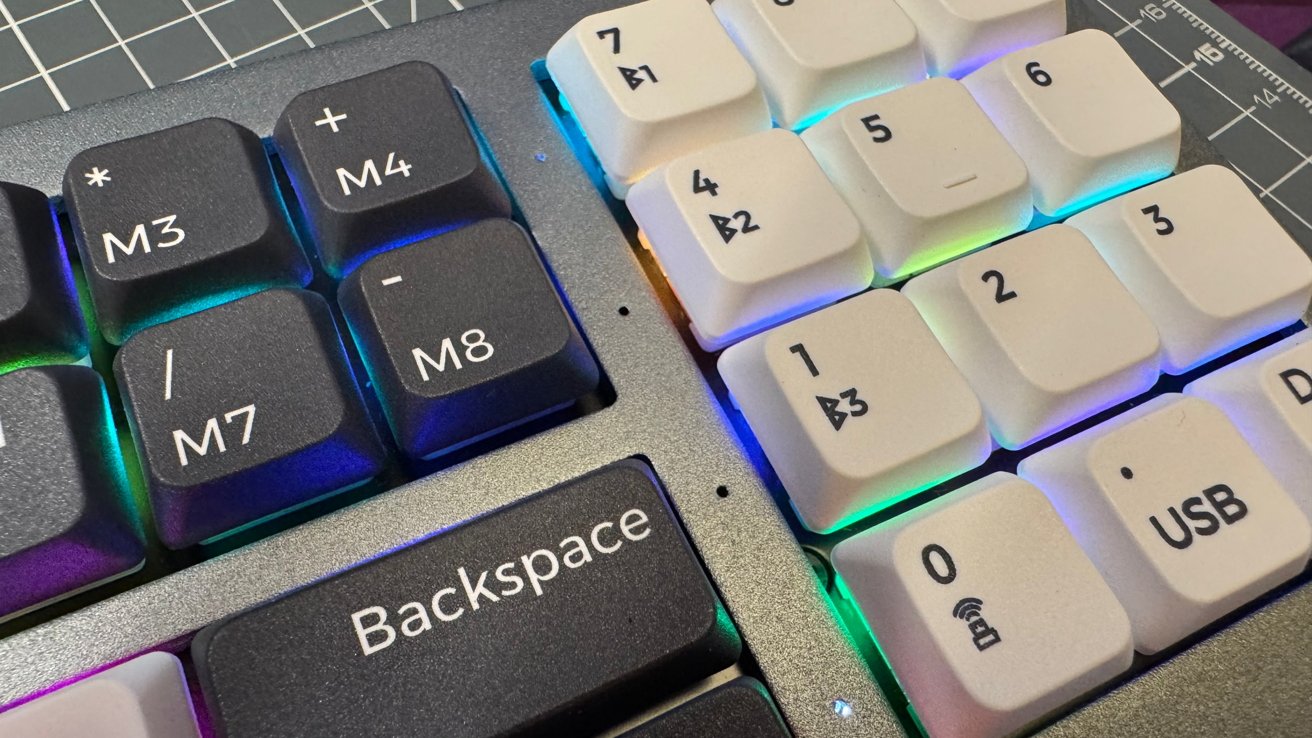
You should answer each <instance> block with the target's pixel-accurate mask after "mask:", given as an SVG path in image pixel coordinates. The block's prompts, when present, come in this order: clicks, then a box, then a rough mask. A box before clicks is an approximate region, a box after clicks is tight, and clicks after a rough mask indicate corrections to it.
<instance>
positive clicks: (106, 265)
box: [64, 118, 310, 344]
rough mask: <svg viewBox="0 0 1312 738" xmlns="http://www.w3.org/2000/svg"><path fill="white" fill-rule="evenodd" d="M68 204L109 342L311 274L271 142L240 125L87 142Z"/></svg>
mask: <svg viewBox="0 0 1312 738" xmlns="http://www.w3.org/2000/svg"><path fill="white" fill-rule="evenodd" d="M64 201H65V203H67V205H68V214H69V217H70V218H71V220H72V222H73V231H74V234H75V235H76V237H77V245H78V249H79V250H80V251H81V254H82V264H83V266H84V267H85V269H86V274H87V283H88V285H89V286H90V288H91V300H92V302H93V303H95V307H96V316H97V318H99V325H100V330H101V332H102V333H103V334H104V336H105V338H106V340H108V341H109V342H110V343H114V344H121V343H122V342H123V341H124V340H126V339H127V338H128V336H130V335H131V334H132V333H134V332H136V331H138V330H140V329H142V328H144V327H146V326H149V325H154V324H156V323H160V322H163V321H164V320H168V319H172V318H176V317H178V316H180V315H184V314H186V313H189V312H193V311H194V310H198V309H202V308H204V307H206V306H208V305H212V304H214V303H217V302H224V301H227V300H231V299H234V298H236V297H240V296H242V295H246V294H250V293H252V292H255V291H256V290H259V289H263V288H265V287H268V286H271V285H285V286H304V285H305V284H307V283H308V282H309V281H310V266H309V263H308V262H307V261H306V259H305V254H304V253H302V251H301V248H300V246H299V245H297V243H296V239H295V238H294V237H293V236H292V233H291V227H290V225H289V224H288V222H287V219H286V218H285V217H284V215H283V209H282V205H281V203H280V200H279V196H278V194H277V193H276V192H275V190H274V182H273V171H272V170H271V169H270V167H269V162H268V160H267V159H266V158H265V156H264V147H263V146H262V145H261V143H260V139H259V138H258V137H257V136H256V135H255V134H254V133H252V132H251V131H249V130H247V129H245V128H242V127H241V126H239V125H237V124H236V123H231V122H229V121H226V120H220V119H218V118H210V119H206V120H200V121H196V122H194V123H188V124H185V125H181V126H177V127H174V128H169V129H166V130H163V131H158V132H156V133H150V134H146V135H144V136H138V137H136V138H130V139H126V140H123V141H117V142H115V143H110V144H105V145H103V146H97V147H96V148H93V149H88V150H86V151H84V152H82V153H81V154H78V155H77V156H75V157H74V158H73V161H72V163H71V164H69V166H68V171H67V173H66V174H65V175H64Z"/></svg>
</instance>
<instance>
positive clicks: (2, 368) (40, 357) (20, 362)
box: [0, 354, 91, 374]
mask: <svg viewBox="0 0 1312 738" xmlns="http://www.w3.org/2000/svg"><path fill="white" fill-rule="evenodd" d="M51 364H82V365H84V366H90V365H91V360H90V358H89V357H86V356H84V357H82V358H81V359H75V358H73V357H71V356H68V355H66V354H34V355H32V356H24V357H22V358H21V359H14V360H13V361H7V362H3V363H0V374H6V373H8V372H13V371H17V370H19V369H27V368H29V367H34V366H50V365H51Z"/></svg>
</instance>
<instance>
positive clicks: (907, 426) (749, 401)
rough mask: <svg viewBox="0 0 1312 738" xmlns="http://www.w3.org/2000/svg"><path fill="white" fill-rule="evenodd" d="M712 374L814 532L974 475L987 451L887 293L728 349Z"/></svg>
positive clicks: (957, 384) (983, 437)
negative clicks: (942, 483)
mask: <svg viewBox="0 0 1312 738" xmlns="http://www.w3.org/2000/svg"><path fill="white" fill-rule="evenodd" d="M719 370H720V376H722V377H723V378H724V382H725V384H726V385H727V386H728V387H729V391H730V393H732V395H733V398H734V402H735V403H736V404H737V405H738V407H739V408H740V409H741V410H742V413H743V415H744V416H745V417H746V418H747V423H748V424H749V425H750V426H751V427H752V431H753V432H754V433H755V434H756V438H757V440H758V441H760V443H761V447H762V448H763V449H765V454H766V456H767V457H769V459H770V463H771V464H772V465H773V466H774V469H775V471H776V472H777V473H778V474H779V479H780V481H782V482H783V485H784V488H785V489H786V490H788V497H789V499H790V500H791V501H792V503H793V507H794V508H795V509H796V510H797V513H798V516H799V517H800V518H801V519H802V522H803V523H804V524H805V525H806V527H808V528H810V529H811V530H814V531H817V532H821V533H827V532H829V531H832V530H836V529H838V528H841V527H843V526H844V525H847V524H848V523H850V522H852V521H854V520H856V519H858V518H861V517H864V516H865V515H868V514H870V513H871V512H873V511H875V510H876V509H879V508H881V507H885V506H887V505H890V504H892V503H893V502H896V501H897V500H899V499H902V498H904V497H906V496H908V495H910V494H912V493H914V492H917V491H919V490H921V489H923V488H925V487H928V486H930V485H932V484H934V483H937V482H939V481H942V480H943V479H946V478H948V477H951V476H955V475H956V474H959V473H961V472H963V471H966V470H968V469H972V468H974V467H976V466H979V465H980V464H982V463H983V462H984V460H985V459H987V458H988V456H989V453H990V452H991V451H992V450H993V447H992V443H991V441H990V440H989V436H988V431H987V430H986V429H985V426H984V414H983V411H982V410H981V409H980V406H979V401H978V400H977V399H975V395H974V393H972V392H971V391H970V387H969V386H968V385H967V384H966V380H965V379H964V378H963V377H962V376H961V373H960V372H959V371H958V370H957V368H956V367H955V366H953V364H952V361H951V360H949V359H948V357H947V354H945V353H943V349H942V348H940V347H939V345H938V343H937V342H935V341H934V336H933V335H932V334H930V332H929V329H928V328H927V327H926V326H925V323H924V321H922V320H921V319H920V316H919V315H917V314H916V310H915V308H914V307H912V305H911V303H910V302H908V301H907V299H906V298H905V297H903V296H901V295H899V294H898V293H896V292H894V291H892V290H874V291H871V292H867V293H865V294H863V295H860V296H858V297H854V298H852V299H851V300H848V301H846V302H843V303H840V304H838V305H834V306H832V307H828V308H825V309H824V310H821V311H820V312H817V313H812V314H811V315H808V316H806V317H803V318H799V319H797V320H794V321H793V322H791V323H788V324H786V325H783V326H780V327H778V328H775V329H774V330H771V331H769V332H767V333H765V334H762V335H759V336H754V337H753V338H750V339H748V340H746V341H744V342H742V343H740V344H738V345H736V346H732V347H730V348H729V349H728V350H727V351H725V352H724V354H723V355H722V356H721V357H720V363H719Z"/></svg>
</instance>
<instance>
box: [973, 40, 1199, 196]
mask: <svg viewBox="0 0 1312 738" xmlns="http://www.w3.org/2000/svg"><path fill="white" fill-rule="evenodd" d="M962 81H963V82H964V83H965V85H966V87H967V88H969V89H970V92H971V94H972V95H974V96H975V99H976V100H977V101H978V102H979V104H980V107H982V108H984V111H985V112H986V113H988V115H989V117H990V118H992V119H993V122H994V123H995V124H996V125H997V126H998V128H999V129H1001V130H1002V134H1003V135H1004V136H1006V137H1007V140H1008V141H1010V142H1011V145H1012V146H1013V147H1015V149H1016V151H1017V152H1018V153H1019V154H1020V156H1021V158H1022V159H1024V160H1025V164H1026V166H1028V167H1029V170H1030V178H1031V180H1032V181H1033V183H1034V207H1035V208H1037V209H1038V211H1039V212H1041V213H1044V214H1046V215H1058V216H1060V215H1064V214H1066V213H1069V212H1072V211H1074V210H1078V209H1079V208H1080V207H1082V206H1083V205H1086V204H1088V203H1089V202H1090V201H1096V200H1099V199H1104V198H1106V197H1107V196H1108V195H1109V194H1115V193H1116V192H1123V191H1125V190H1127V189H1130V188H1131V187H1134V186H1136V185H1139V184H1143V183H1145V182H1150V181H1152V180H1154V179H1161V178H1162V177H1165V176H1166V175H1168V174H1170V173H1171V171H1172V170H1173V169H1175V165H1176V161H1177V159H1178V158H1179V155H1180V114H1179V113H1178V112H1176V110H1175V107H1173V106H1172V105H1171V103H1170V101H1168V100H1167V99H1166V98H1165V97H1164V96H1163V95H1162V92H1161V90H1159V89H1157V85H1155V84H1153V83H1152V82H1151V81H1150V80H1149V79H1148V78H1147V77H1145V76H1144V75H1143V72H1141V71H1139V68H1138V67H1137V66H1135V64H1134V61H1132V60H1131V59H1130V57H1129V55H1128V54H1126V53H1125V51H1124V50H1122V49H1121V47H1120V45H1118V44H1117V43H1116V40H1115V39H1113V38H1112V37H1111V36H1109V35H1107V34H1106V33H1103V32H1102V31H1096V30H1085V31H1079V32H1077V33H1072V34H1070V35H1068V36H1062V37H1060V38H1057V39H1054V40H1052V41H1048V42H1046V43H1042V44H1039V45H1037V46H1033V47H1031V48H1028V49H1023V50H1021V51H1016V52H1013V53H1011V54H1008V55H1007V56H1004V57H1002V58H1001V59H998V60H997V61H995V62H993V63H991V64H989V65H987V66H985V67H983V68H982V69H980V70H979V71H977V72H974V73H973V74H971V75H970V76H968V77H966V78H965V79H964V80H962Z"/></svg>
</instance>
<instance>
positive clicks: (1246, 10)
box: [1217, 0, 1312, 48]
mask: <svg viewBox="0 0 1312 738" xmlns="http://www.w3.org/2000/svg"><path fill="white" fill-rule="evenodd" d="M1217 5H1220V6H1221V7H1222V8H1224V9H1225V10H1226V12H1228V13H1229V14H1230V15H1233V16H1234V17H1235V18H1236V19H1238V20H1239V22H1240V23H1243V24H1244V25H1245V26H1248V27H1249V28H1250V29H1252V30H1253V31H1255V32H1257V33H1258V34H1259V35H1261V36H1262V38H1264V39H1266V40H1267V41H1269V42H1270V43H1271V45H1273V46H1275V47H1276V48H1283V47H1284V46H1285V44H1288V43H1289V42H1290V41H1293V40H1294V39H1295V38H1297V37H1298V36H1299V34H1301V33H1303V31H1306V30H1307V29H1308V28H1309V27H1312V0H1256V1H1255V0H1233V1H1227V0H1219V2H1217Z"/></svg>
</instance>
